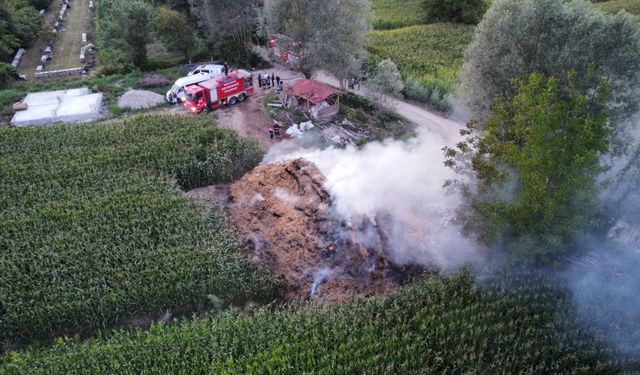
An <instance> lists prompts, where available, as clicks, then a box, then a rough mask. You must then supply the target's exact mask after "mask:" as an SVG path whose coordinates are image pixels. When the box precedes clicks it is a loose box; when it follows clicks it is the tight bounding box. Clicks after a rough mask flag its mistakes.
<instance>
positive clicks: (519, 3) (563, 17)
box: [459, 0, 640, 136]
mask: <svg viewBox="0 0 640 375" xmlns="http://www.w3.org/2000/svg"><path fill="white" fill-rule="evenodd" d="M464 60H465V61H464V65H463V69H462V80H461V81H462V85H461V88H460V91H459V96H461V98H462V99H463V100H464V101H465V102H466V104H467V105H468V106H469V107H470V109H471V111H472V114H473V116H474V117H476V118H478V119H480V120H483V119H486V118H487V117H488V116H489V114H490V113H491V111H490V106H491V104H492V103H494V102H495V101H496V100H497V99H498V98H509V99H510V98H513V97H514V96H515V94H516V91H515V89H514V87H513V85H512V81H513V80H514V79H525V78H526V77H527V76H528V75H530V74H531V73H535V72H540V73H544V74H546V75H549V76H552V77H555V78H556V79H557V80H558V81H559V82H560V83H566V78H567V75H566V72H568V71H575V73H576V74H575V76H574V79H575V81H574V83H573V85H574V86H575V87H576V89H577V90H578V91H579V92H581V93H582V94H584V95H587V96H588V95H589V93H590V92H593V89H594V88H595V87H596V86H597V85H598V84H599V83H600V82H602V81H606V82H608V84H609V86H610V89H611V96H610V102H609V109H610V111H611V112H610V116H611V120H612V122H613V123H614V124H621V122H622V121H624V119H626V118H627V117H628V116H629V115H630V114H632V113H635V112H636V111H637V110H638V108H639V104H640V22H638V19H637V18H636V17H634V16H631V15H629V14H627V13H624V12H622V13H619V14H617V15H609V14H605V13H603V12H602V11H599V10H597V9H595V7H592V6H591V5H590V4H589V3H588V2H585V1H582V0H574V1H569V2H567V1H564V0H495V1H494V2H493V6H492V7H491V8H490V9H489V10H488V11H487V13H486V14H485V16H484V19H483V20H482V22H480V24H479V25H478V27H477V29H476V33H475V36H474V39H473V41H472V43H471V44H470V46H469V47H468V49H467V51H466V53H465V58H464ZM616 133H617V135H619V136H621V134H622V133H623V132H622V129H616Z"/></svg>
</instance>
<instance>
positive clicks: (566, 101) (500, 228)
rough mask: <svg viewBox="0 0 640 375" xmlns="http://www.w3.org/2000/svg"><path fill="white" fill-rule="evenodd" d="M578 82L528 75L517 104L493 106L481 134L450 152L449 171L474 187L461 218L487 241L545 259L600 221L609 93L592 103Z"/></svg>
mask: <svg viewBox="0 0 640 375" xmlns="http://www.w3.org/2000/svg"><path fill="white" fill-rule="evenodd" d="M574 77H575V74H570V77H569V78H567V79H566V80H565V81H567V82H569V83H568V84H567V85H563V84H561V83H560V82H559V81H558V80H557V79H555V78H550V77H545V76H544V75H542V74H533V75H531V76H530V77H529V78H527V79H526V80H525V81H523V82H519V83H517V84H516V85H515V86H516V88H515V91H516V95H515V96H514V97H513V98H512V99H510V100H501V101H497V102H496V103H495V105H494V106H493V115H492V116H491V117H490V118H489V119H488V121H486V123H485V124H484V126H483V130H480V129H479V128H478V127H477V126H475V125H474V124H473V123H470V124H469V129H468V130H467V131H466V132H465V134H466V135H467V139H466V141H465V142H461V143H460V144H458V146H457V148H456V149H446V150H445V154H446V156H447V161H446V164H447V165H448V166H450V167H453V168H463V169H464V168H467V170H470V171H471V172H472V174H473V175H474V176H475V181H476V184H475V186H474V188H472V187H471V186H470V185H463V191H464V192H465V194H466V197H467V200H468V203H469V207H468V209H469V210H468V211H463V218H464V222H465V225H466V227H467V229H468V230H470V231H473V232H476V233H477V234H478V235H479V238H480V239H481V240H482V241H483V242H484V243H486V244H488V245H497V246H503V247H504V248H505V249H507V250H509V251H511V252H513V253H514V254H516V255H520V256H525V257H531V258H540V257H544V256H548V255H550V254H554V255H555V254H558V253H561V252H563V251H566V250H568V249H570V248H571V245H572V241H573V240H574V238H575V236H577V235H579V234H580V233H584V232H586V231H587V230H589V229H591V228H593V227H594V226H595V225H596V224H597V223H596V220H595V216H596V213H597V212H598V207H599V200H598V193H599V192H600V191H601V189H602V185H601V184H598V183H597V178H598V176H599V175H600V174H601V172H602V171H603V169H604V168H603V166H602V165H601V163H600V156H601V155H603V154H605V153H606V152H607V151H608V146H609V136H610V127H609V122H608V119H607V112H608V111H607V110H606V108H605V106H604V103H605V102H606V100H607V95H608V90H607V89H606V85H601V86H599V87H598V89H597V91H596V92H595V93H594V94H593V98H590V97H588V96H586V95H583V94H581V93H580V92H579V90H578V89H577V88H576V87H575V86H574V85H573V83H572V82H574V80H575V78H574ZM594 107H597V110H594ZM459 163H466V166H464V165H462V166H461V165H459Z"/></svg>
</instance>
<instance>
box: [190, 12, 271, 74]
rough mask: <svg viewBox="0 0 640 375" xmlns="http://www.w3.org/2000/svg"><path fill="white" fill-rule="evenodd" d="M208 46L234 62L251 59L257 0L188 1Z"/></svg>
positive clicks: (243, 61) (245, 61)
mask: <svg viewBox="0 0 640 375" xmlns="http://www.w3.org/2000/svg"><path fill="white" fill-rule="evenodd" d="M189 4H190V6H191V13H192V14H194V15H196V17H198V20H199V23H200V26H201V27H202V28H203V29H204V30H206V32H205V33H203V35H204V36H205V38H206V41H207V43H208V45H209V47H210V48H211V49H213V50H215V51H217V52H218V55H222V56H225V58H226V59H231V60H234V61H236V62H238V63H248V62H249V61H250V59H251V38H252V35H253V32H254V30H255V27H256V22H257V20H256V17H257V16H256V8H257V7H258V1H257V0H234V1H228V0H189Z"/></svg>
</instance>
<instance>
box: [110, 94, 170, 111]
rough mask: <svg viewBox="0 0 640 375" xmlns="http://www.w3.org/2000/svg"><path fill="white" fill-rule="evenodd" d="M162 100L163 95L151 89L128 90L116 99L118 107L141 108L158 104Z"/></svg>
mask: <svg viewBox="0 0 640 375" xmlns="http://www.w3.org/2000/svg"><path fill="white" fill-rule="evenodd" d="M163 102H164V96H162V95H160V94H156V93H155V92H151V91H144V90H129V91H127V92H126V93H125V94H124V95H122V96H121V97H120V99H118V107H120V108H131V109H143V108H151V107H155V106H157V105H160V104H162V103H163Z"/></svg>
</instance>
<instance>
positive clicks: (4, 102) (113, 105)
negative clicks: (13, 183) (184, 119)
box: [0, 68, 183, 127]
mask: <svg viewBox="0 0 640 375" xmlns="http://www.w3.org/2000/svg"><path fill="white" fill-rule="evenodd" d="M153 73H159V74H162V75H164V76H166V77H168V78H170V79H171V80H174V79H177V78H179V77H181V76H183V73H182V72H181V71H180V69H179V68H170V69H163V70H159V71H156V72H153ZM143 75H144V73H141V72H133V73H129V74H116V75H110V76H105V77H96V76H91V77H87V78H82V79H80V78H79V79H74V80H61V81H51V82H41V81H28V82H17V83H15V84H14V85H13V86H11V87H10V88H9V89H6V90H0V127H1V126H2V125H4V126H7V125H8V122H9V121H10V120H11V116H12V115H13V110H12V109H11V105H12V104H13V103H15V102H17V101H20V100H22V99H23V98H24V97H25V96H27V94H28V93H30V92H39V91H48V90H62V89H70V88H77V87H82V86H87V87H89V88H90V89H91V90H93V91H94V92H103V93H104V94H105V101H106V104H107V108H108V109H109V113H110V114H111V115H118V114H121V113H123V112H127V111H128V110H125V109H121V108H118V106H117V103H118V98H119V97H120V96H121V95H122V94H124V93H125V92H126V91H127V90H128V89H130V88H135V87H138V81H139V80H140V78H142V77H143ZM169 87H170V85H169V86H167V87H160V88H154V89H149V90H151V91H155V92H157V93H160V94H163V95H164V94H165V93H166V92H167V90H168V89H169Z"/></svg>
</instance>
